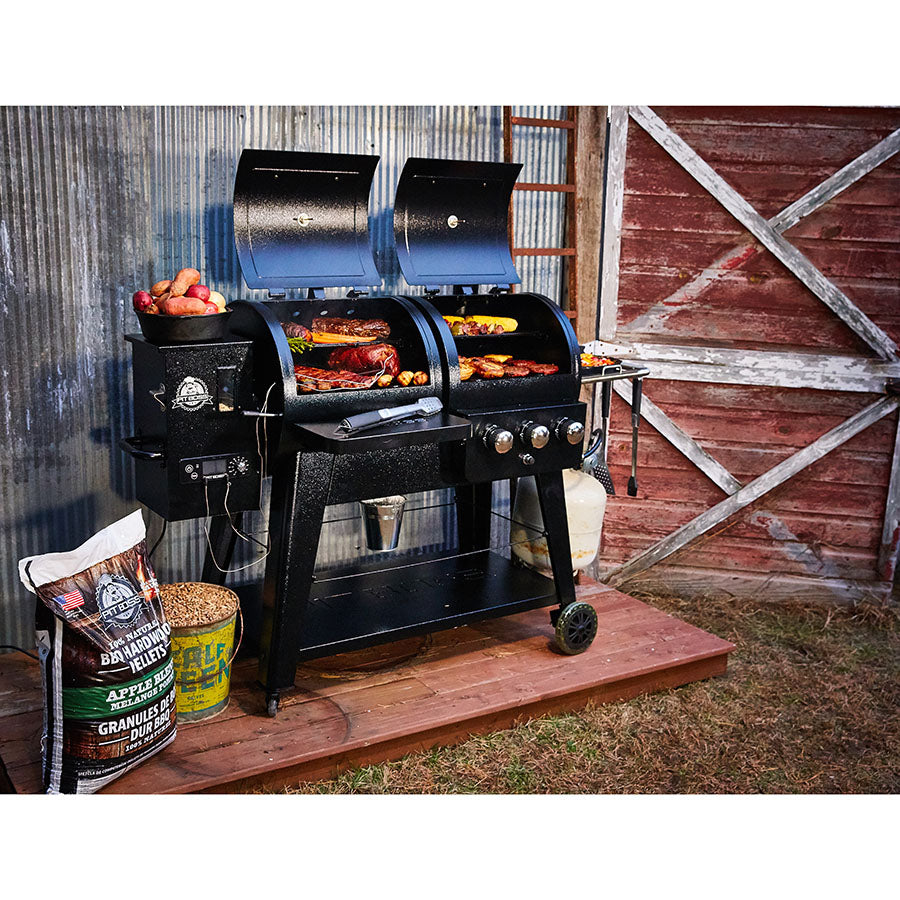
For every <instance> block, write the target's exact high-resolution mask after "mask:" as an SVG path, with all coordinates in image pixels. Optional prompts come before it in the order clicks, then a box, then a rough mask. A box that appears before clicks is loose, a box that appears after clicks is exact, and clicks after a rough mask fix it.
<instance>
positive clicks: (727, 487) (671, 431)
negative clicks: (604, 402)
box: [613, 381, 741, 494]
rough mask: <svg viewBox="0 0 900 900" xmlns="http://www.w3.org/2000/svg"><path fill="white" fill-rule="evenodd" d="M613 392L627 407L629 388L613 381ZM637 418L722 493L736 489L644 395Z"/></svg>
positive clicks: (722, 469) (730, 478) (720, 467)
mask: <svg viewBox="0 0 900 900" xmlns="http://www.w3.org/2000/svg"><path fill="white" fill-rule="evenodd" d="M613 390H614V391H615V392H616V393H617V394H618V395H619V396H620V397H621V398H622V399H623V400H624V401H625V402H626V403H628V404H629V405H631V387H630V385H629V386H626V385H625V384H624V383H623V382H621V381H614V382H613ZM641 417H642V418H644V419H646V420H647V421H648V422H649V423H650V424H651V425H652V426H653V427H654V428H655V429H656V430H657V431H658V432H659V433H660V434H661V435H662V436H663V437H664V438H665V439H666V440H667V441H668V442H669V443H670V444H672V446H673V447H675V449H676V450H678V451H679V452H680V453H681V454H682V455H683V456H685V457H687V458H688V459H689V460H690V461H691V462H692V463H693V464H694V465H695V466H696V467H697V468H698V469H699V470H700V471H701V472H702V473H703V474H704V475H706V477H707V478H709V479H710V481H712V482H713V484H715V485H717V486H718V487H720V488H721V489H722V490H723V491H725V493H726V494H734V493H735V492H736V491H738V490H740V487H741V483H740V481H738V480H737V478H735V477H734V476H733V475H732V474H731V472H729V471H728V470H727V469H726V468H725V467H724V466H723V465H722V464H721V463H720V462H719V461H718V460H716V459H714V458H713V457H712V456H710V454H709V453H707V452H706V451H705V450H704V449H703V448H702V447H701V446H700V445H699V444H698V443H697V442H696V441H695V440H694V439H693V438H692V437H691V436H690V435H689V434H687V433H686V432H684V431H682V430H681V429H680V428H679V427H678V426H677V425H676V424H675V423H674V422H673V421H672V420H671V419H670V418H669V417H668V416H667V415H666V414H665V413H664V412H663V411H662V410H661V409H660V408H659V407H658V406H657V405H656V404H655V403H654V402H653V401H652V400H651V399H650V398H649V397H647V396H646V394H645V395H644V396H643V397H642V400H641Z"/></svg>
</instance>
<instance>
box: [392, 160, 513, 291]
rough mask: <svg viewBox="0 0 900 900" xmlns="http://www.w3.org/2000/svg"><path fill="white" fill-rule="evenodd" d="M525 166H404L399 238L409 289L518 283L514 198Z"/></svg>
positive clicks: (416, 163) (399, 188) (398, 204)
mask: <svg viewBox="0 0 900 900" xmlns="http://www.w3.org/2000/svg"><path fill="white" fill-rule="evenodd" d="M521 169H522V166H521V164H520V163H494V162H470V161H462V160H453V159H422V158H417V157H412V158H410V159H408V160H407V161H406V165H405V166H404V167H403V171H402V172H401V174H400V182H399V184H398V185H397V195H396V198H395V201H394V240H395V241H396V244H397V256H398V258H399V260H400V268H401V269H402V270H403V276H404V278H406V281H407V282H408V283H409V284H424V285H426V286H427V287H430V288H437V287H438V286H440V285H444V284H458V285H476V284H498V285H503V284H505V285H509V284H518V283H519V281H520V280H521V279H520V278H519V275H518V273H517V272H516V267H515V265H514V264H513V260H512V256H511V255H510V252H509V238H508V236H507V222H508V213H509V198H510V195H511V194H512V191H513V186H514V185H515V183H516V178H517V177H518V175H519V172H520V171H521Z"/></svg>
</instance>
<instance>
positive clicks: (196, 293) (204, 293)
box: [184, 284, 210, 301]
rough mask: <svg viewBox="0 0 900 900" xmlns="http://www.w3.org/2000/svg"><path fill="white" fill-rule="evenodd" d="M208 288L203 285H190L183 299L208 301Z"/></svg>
mask: <svg viewBox="0 0 900 900" xmlns="http://www.w3.org/2000/svg"><path fill="white" fill-rule="evenodd" d="M209 293H210V291H209V288H208V287H207V286H206V285H205V284H192V285H191V286H190V287H189V288H188V289H187V290H186V291H185V292H184V296H185V297H196V298H197V299H198V300H203V301H206V300H209V299H210V297H209Z"/></svg>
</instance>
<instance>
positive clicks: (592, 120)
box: [575, 106, 607, 344]
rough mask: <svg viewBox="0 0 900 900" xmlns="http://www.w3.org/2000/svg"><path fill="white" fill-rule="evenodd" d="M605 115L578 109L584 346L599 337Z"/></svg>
mask: <svg viewBox="0 0 900 900" xmlns="http://www.w3.org/2000/svg"><path fill="white" fill-rule="evenodd" d="M606 115H607V108H606V107H605V106H582V107H579V110H578V120H577V121H578V133H577V139H578V145H577V146H578V153H577V156H576V158H575V164H576V178H575V183H576V185H577V186H578V189H577V191H576V193H575V216H576V219H577V222H578V225H577V229H578V243H577V245H576V248H575V249H576V266H577V267H576V273H577V276H576V277H577V286H576V292H575V296H576V301H577V303H576V309H577V312H578V327H577V329H576V332H577V337H578V341H579V343H581V344H586V343H588V341H592V340H594V338H595V337H596V336H597V308H598V305H599V296H598V286H599V275H600V273H599V263H600V250H601V238H602V230H601V222H602V218H603V166H604V151H605V145H606V127H607V122H606Z"/></svg>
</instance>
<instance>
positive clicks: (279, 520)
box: [125, 151, 585, 714]
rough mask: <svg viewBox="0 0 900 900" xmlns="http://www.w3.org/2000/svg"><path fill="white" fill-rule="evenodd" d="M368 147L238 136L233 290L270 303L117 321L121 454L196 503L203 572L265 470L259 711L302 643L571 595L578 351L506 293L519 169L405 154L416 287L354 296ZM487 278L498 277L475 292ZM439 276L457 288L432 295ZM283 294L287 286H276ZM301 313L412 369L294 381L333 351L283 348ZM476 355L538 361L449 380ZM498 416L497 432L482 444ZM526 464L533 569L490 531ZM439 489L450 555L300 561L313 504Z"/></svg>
mask: <svg viewBox="0 0 900 900" xmlns="http://www.w3.org/2000/svg"><path fill="white" fill-rule="evenodd" d="M376 163H377V159H376V158H374V157H355V156H345V155H338V154H305V153H282V152H269V151H245V153H244V155H243V156H242V158H241V162H240V164H239V167H238V173H237V178H236V182H235V203H234V215H235V240H236V243H237V247H238V255H239V259H240V262H241V267H242V269H243V272H244V275H245V279H246V281H247V283H248V285H250V286H251V287H257V288H265V289H268V291H269V299H268V300H267V301H238V302H235V303H232V304H230V306H229V308H230V309H231V315H230V317H229V336H228V338H227V339H226V340H223V341H214V342H205V343H197V344H180V345H167V346H156V345H153V344H150V343H149V342H148V341H146V340H145V339H144V338H142V337H140V336H130V337H129V340H130V341H131V343H132V347H133V354H134V392H135V428H136V434H135V436H134V437H133V438H129V439H128V440H127V441H126V442H125V449H126V450H127V451H128V452H129V453H131V454H132V455H133V456H134V457H135V460H136V480H137V484H138V497H139V499H141V501H142V502H144V503H145V504H146V505H147V506H148V507H150V508H151V509H153V510H154V511H156V512H158V513H159V514H160V515H162V516H164V517H165V518H167V519H182V518H190V517H202V516H207V515H209V516H211V525H210V529H209V534H210V551H209V552H208V553H207V557H206V561H205V564H204V569H203V574H202V578H203V580H204V581H210V582H219V583H222V582H224V581H225V579H226V576H227V574H228V569H229V564H230V560H231V558H232V554H233V550H234V545H235V540H236V530H235V529H241V527H242V514H243V512H246V511H248V510H253V509H256V508H258V505H259V488H260V479H261V476H262V474H263V473H264V474H266V475H269V474H270V475H271V477H272V490H271V503H270V514H269V540H268V547H267V556H266V574H265V578H264V580H263V583H262V586H261V587H262V606H261V609H262V618H261V627H260V640H259V660H260V668H259V677H260V682H261V683H262V685H263V686H264V688H265V691H266V699H267V709H268V711H269V713H270V714H274V713H275V712H276V711H277V707H278V701H279V697H280V695H281V694H282V693H283V692H284V691H285V690H288V689H289V688H290V687H291V685H292V684H293V681H294V676H295V669H296V666H297V663H298V662H300V661H302V660H305V659H312V658H316V657H321V656H328V655H332V654H335V653H339V652H344V651H350V650H354V649H358V648H361V647H366V646H371V645H373V644H377V643H383V642H386V641H390V640H395V639H398V638H401V637H405V636H409V635H414V634H422V633H427V632H430V631H434V630H437V629H443V628H451V627H455V626H458V625H461V624H464V623H466V622H472V621H477V620H479V619H484V618H491V617H496V616H503V615H508V614H510V613H513V612H518V611H521V610H524V609H529V608H534V607H539V606H551V607H557V608H556V609H554V611H553V612H552V613H551V618H552V619H553V620H554V621H556V618H557V616H558V615H559V611H560V610H562V609H564V608H566V607H568V606H569V605H571V604H572V603H573V602H574V601H575V587H574V580H573V573H572V568H571V559H570V550H569V539H568V531H567V522H566V510H565V495H564V491H563V482H562V471H563V469H565V468H566V467H570V466H579V465H580V463H581V448H582V444H581V439H580V436H579V435H580V433H581V432H579V431H578V429H579V428H580V429H581V431H583V425H584V418H585V407H584V404H582V403H580V402H579V401H578V394H579V388H580V377H579V366H578V351H579V347H578V344H577V341H576V339H575V335H574V333H573V331H572V328H571V325H570V323H569V322H568V320H567V318H566V317H565V316H564V315H563V314H562V312H561V311H560V310H559V309H558V307H557V306H556V305H555V304H554V303H552V301H550V300H549V299H548V298H546V297H543V296H540V295H537V294H528V293H524V294H515V295H512V294H509V293H506V292H505V291H504V287H507V288H508V286H509V284H510V283H513V282H514V281H517V280H518V277H517V276H516V273H515V268H514V266H513V265H512V260H511V258H509V248H508V245H507V244H506V231H505V229H506V209H507V205H508V202H509V194H510V192H511V190H512V184H513V183H514V181H515V177H516V175H517V174H518V170H519V167H517V166H508V165H505V164H485V163H462V162H459V161H440V160H438V161H433V160H411V161H410V163H409V164H408V167H409V171H407V170H406V169H405V170H404V173H403V175H402V176H401V180H400V185H399V187H398V193H397V206H396V209H395V232H396V233H397V235H398V241H397V244H398V253H399V256H400V261H401V265H402V266H403V268H404V273H405V274H406V276H407V280H408V281H409V282H410V283H411V284H421V285H424V286H425V288H426V293H425V294H423V295H420V296H398V297H379V298H372V297H367V296H363V295H361V294H360V289H362V288H364V287H366V286H367V285H369V284H370V283H371V282H372V280H373V273H374V271H375V269H374V263H373V262H372V260H371V258H370V251H369V249H368V241H367V233H366V216H365V212H366V207H367V198H368V191H369V186H370V183H371V178H372V174H373V173H374V169H375V164H376ZM448 204H450V206H448ZM484 284H487V285H490V284H497V285H499V287H498V288H497V289H495V290H492V291H488V292H479V288H478V286H479V285H484ZM335 285H342V286H349V287H351V288H352V290H351V292H350V294H349V295H348V296H347V297H344V298H328V299H326V298H325V296H324V288H325V287H329V286H335ZM447 285H451V286H456V287H453V288H452V293H443V294H442V293H440V290H441V289H442V288H445V287H446V286H447ZM288 289H300V290H304V291H305V292H306V299H287V297H286V296H285V292H286V291H287V290H288ZM460 314H484V315H495V316H508V317H513V318H515V319H516V320H517V322H518V323H519V327H518V328H517V330H516V332H515V333H510V334H506V335H498V336H487V337H454V336H453V334H452V333H451V331H450V329H449V327H448V326H447V323H446V322H445V320H444V318H443V317H444V316H445V315H460ZM317 316H326V317H342V318H360V319H381V320H384V321H386V322H387V323H388V324H389V326H390V332H391V333H390V337H389V338H386V339H385V342H386V343H390V344H391V345H392V346H395V347H396V349H397V352H398V355H399V358H400V365H401V368H403V369H406V370H411V371H417V372H422V373H424V374H425V375H426V376H427V383H426V384H421V385H410V386H408V387H400V386H398V385H397V384H394V385H392V386H390V387H385V388H377V387H373V388H367V389H362V390H322V391H317V390H316V391H312V392H309V393H304V392H301V391H300V390H298V386H297V380H296V378H295V372H294V367H295V366H296V365H304V366H313V367H317V368H318V367H325V366H327V359H328V356H329V355H330V353H331V352H332V350H333V349H334V348H331V347H328V346H312V347H305V348H304V349H303V352H302V354H300V355H299V356H298V354H297V353H296V352H294V351H293V350H292V348H291V346H290V344H289V342H288V338H287V337H286V334H285V330H284V328H283V327H282V323H299V324H302V325H304V326H307V327H308V326H309V325H310V324H311V322H312V319H313V318H315V317H317ZM488 352H493V353H503V354H508V355H511V356H513V357H517V358H527V359H530V360H533V361H535V362H541V363H549V364H552V365H554V366H556V367H557V371H556V372H554V373H553V374H549V375H529V376H528V377H524V378H505V379H497V380H472V381H463V380H461V378H460V361H459V360H460V356H461V355H462V356H469V357H472V356H478V355H480V354H486V353H488ZM422 397H436V398H438V399H440V400H441V401H442V404H443V411H442V412H440V413H439V414H437V415H436V416H433V417H431V418H428V419H425V420H421V419H419V420H414V421H405V422H403V421H401V422H397V423H393V424H390V425H384V426H381V427H379V428H376V429H374V430H372V431H364V432H360V433H358V434H350V435H348V434H346V433H343V432H341V431H340V429H339V427H338V426H339V423H340V422H341V420H342V419H343V418H345V417H346V416H348V415H353V414H355V413H359V412H365V411H370V410H374V409H380V408H384V407H391V406H398V405H404V404H407V403H410V402H413V401H415V400H417V399H419V398H422ZM176 401H177V402H176ZM536 426H541V427H542V428H543V429H545V430H546V432H547V435H548V439H547V441H546V442H545V443H543V444H541V446H540V447H536V446H535V445H534V442H533V441H530V440H529V434H530V432H529V431H528V429H529V428H533V427H536ZM573 429H574V430H573ZM503 433H508V434H509V435H511V442H510V441H507V443H508V444H509V446H508V447H507V449H506V452H503V453H501V452H498V446H499V445H498V443H497V442H496V440H495V439H496V438H497V435H498V434H499V435H501V436H502V435H503ZM573 436H574V439H573ZM504 446H505V445H504ZM239 461H240V465H239V464H238V462H239ZM188 467H190V468H188ZM526 475H534V476H535V480H536V483H537V488H538V496H539V499H540V503H541V510H542V514H543V518H544V529H545V534H546V536H547V538H548V544H549V548H550V557H551V563H552V569H553V579H552V580H551V579H548V578H546V577H544V576H542V575H540V574H538V573H536V572H534V571H532V570H529V569H526V568H524V567H522V566H521V565H517V564H516V563H515V562H514V561H513V560H511V559H510V558H509V554H508V553H507V554H504V553H503V552H499V553H498V552H496V550H495V549H494V548H492V547H491V544H490V540H491V520H492V510H491V497H492V490H493V483H494V482H495V481H498V480H502V479H509V480H510V482H511V485H512V486H513V488H514V486H515V481H516V479H517V478H519V477H522V476H526ZM195 476H196V477H195ZM443 488H449V489H452V493H453V496H454V498H455V503H456V522H457V531H458V548H457V551H456V552H455V553H452V554H450V555H446V554H445V555H443V556H437V557H430V556H426V555H419V556H417V557H415V558H414V559H413V560H412V561H410V560H409V558H408V557H407V558H404V560H403V561H402V563H401V564H399V565H396V566H390V565H386V564H385V563H384V561H383V558H382V559H377V560H375V561H374V562H371V561H366V562H360V563H358V564H355V565H352V566H349V567H345V568H342V569H340V570H333V571H328V572H317V571H316V569H315V562H316V554H317V550H318V545H319V539H320V535H321V529H322V526H323V522H324V520H325V511H326V508H327V506H329V505H331V504H337V503H344V502H348V501H353V500H360V499H367V498H373V497H378V496H384V495H390V494H411V493H416V492H420V491H431V490H436V489H443ZM226 501H227V505H226ZM408 514H409V513H407V515H408Z"/></svg>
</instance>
